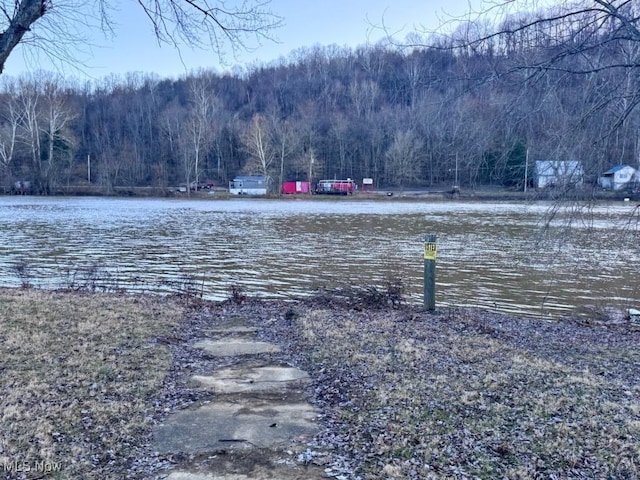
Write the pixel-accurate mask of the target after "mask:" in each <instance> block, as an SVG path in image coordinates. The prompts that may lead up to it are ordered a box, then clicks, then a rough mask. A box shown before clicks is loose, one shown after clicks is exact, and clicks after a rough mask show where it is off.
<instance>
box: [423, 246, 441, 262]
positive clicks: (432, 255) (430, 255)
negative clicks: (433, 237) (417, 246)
mask: <svg viewBox="0 0 640 480" xmlns="http://www.w3.org/2000/svg"><path fill="white" fill-rule="evenodd" d="M437 250H438V249H437V247H436V244H435V242H433V243H432V242H427V243H425V244H424V259H425V260H435V259H436V252H437Z"/></svg>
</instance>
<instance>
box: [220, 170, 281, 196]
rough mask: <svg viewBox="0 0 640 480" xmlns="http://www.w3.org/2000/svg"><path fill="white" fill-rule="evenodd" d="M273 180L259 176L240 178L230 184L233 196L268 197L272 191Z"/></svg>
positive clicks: (230, 191)
mask: <svg viewBox="0 0 640 480" xmlns="http://www.w3.org/2000/svg"><path fill="white" fill-rule="evenodd" d="M270 187H271V179H270V178H269V177H264V176H258V175H246V176H238V177H236V178H234V179H233V181H232V182H229V193H230V194H231V195H266V194H267V193H268V192H269V190H271V188H270Z"/></svg>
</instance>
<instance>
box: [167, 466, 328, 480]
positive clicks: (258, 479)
mask: <svg viewBox="0 0 640 480" xmlns="http://www.w3.org/2000/svg"><path fill="white" fill-rule="evenodd" d="M322 478H329V477H328V476H327V475H325V474H324V472H323V471H322V470H321V469H318V468H313V467H309V468H306V467H299V466H296V467H286V466H270V467H269V468H260V469H255V470H253V471H251V472H250V473H247V474H244V473H190V472H173V473H171V474H170V475H169V476H168V477H167V478H166V480H319V479H322Z"/></svg>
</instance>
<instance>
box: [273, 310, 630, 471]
mask: <svg viewBox="0 0 640 480" xmlns="http://www.w3.org/2000/svg"><path fill="white" fill-rule="evenodd" d="M270 336H271V337H272V338H273V339H275V340H278V339H280V341H281V342H282V343H285V344H286V348H287V350H288V351H290V352H297V354H296V362H297V363H300V364H302V365H303V366H304V367H305V368H307V369H308V370H309V371H310V373H311V375H312V377H314V378H315V379H316V385H315V386H314V393H313V394H314V396H315V401H316V403H317V404H318V405H319V406H320V407H321V408H322V409H323V411H324V412H325V417H324V423H325V425H326V426H327V427H328V430H327V431H326V433H325V435H324V437H322V438H320V440H319V446H320V447H323V446H324V447H328V448H330V449H331V450H332V451H335V452H339V453H340V454H341V455H343V456H344V458H345V459H346V463H347V464H348V465H350V468H351V470H352V471H353V472H355V473H356V474H359V475H361V476H362V478H366V479H379V478H393V479H428V478H433V479H448V478H450V479H461V478H481V479H493V478H508V479H536V478H565V479H566V478H576V479H577V478H618V479H622V478H629V479H631V478H639V477H640V369H639V368H638V367H639V365H640V351H639V350H638V348H637V346H638V343H639V341H640V333H639V332H638V331H637V327H633V326H630V325H627V326H616V327H606V326H587V325H579V324H577V323H573V322H562V323H550V322H545V321H539V320H515V319H510V318H506V317H502V316H499V315H491V314H486V313H481V312H464V311H450V312H446V313H443V314H440V315H427V314H425V313H422V312H419V311H411V310H404V311H390V310H388V309H384V310H363V311H355V310H345V309H344V308H338V309H336V308H326V307H316V308H303V309H299V310H292V311H290V312H289V314H288V319H286V320H282V321H281V322H280V328H278V329H276V328H273V327H272V329H271V334H270Z"/></svg>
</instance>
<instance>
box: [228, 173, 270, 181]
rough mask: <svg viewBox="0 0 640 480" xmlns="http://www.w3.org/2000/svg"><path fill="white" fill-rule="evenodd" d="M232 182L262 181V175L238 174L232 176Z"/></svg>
mask: <svg viewBox="0 0 640 480" xmlns="http://www.w3.org/2000/svg"><path fill="white" fill-rule="evenodd" d="M233 181H234V182H238V181H241V182H242V181H245V182H261V181H264V176H263V175H238V176H237V177H234V178H233Z"/></svg>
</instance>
